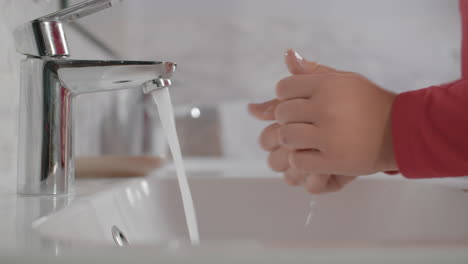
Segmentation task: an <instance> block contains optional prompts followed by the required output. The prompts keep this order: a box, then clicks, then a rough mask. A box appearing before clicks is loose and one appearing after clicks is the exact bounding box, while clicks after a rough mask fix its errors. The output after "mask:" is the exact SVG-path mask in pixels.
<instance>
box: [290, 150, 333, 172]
mask: <svg viewBox="0 0 468 264" xmlns="http://www.w3.org/2000/svg"><path fill="white" fill-rule="evenodd" d="M328 163H329V162H328V161H327V160H325V159H324V157H323V154H322V153H321V152H320V151H317V150H314V149H310V150H296V151H291V152H290V154H289V165H290V167H291V168H293V169H295V170H297V171H302V172H310V173H315V174H326V173H328V172H329V169H330V168H329V167H330V166H329V164H328Z"/></svg>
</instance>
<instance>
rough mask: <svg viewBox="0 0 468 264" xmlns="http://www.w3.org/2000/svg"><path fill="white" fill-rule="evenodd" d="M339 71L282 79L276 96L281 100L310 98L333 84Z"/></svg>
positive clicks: (278, 84) (277, 86) (277, 87)
mask: <svg viewBox="0 0 468 264" xmlns="http://www.w3.org/2000/svg"><path fill="white" fill-rule="evenodd" d="M337 76H339V75H338V73H317V74H304V75H293V76H289V77H286V78H284V79H282V80H280V81H279V82H278V83H277V85H276V96H277V97H278V99H280V100H290V99H300V98H302V99H309V98H312V97H313V96H314V95H315V94H317V90H318V89H320V88H327V87H330V86H332V85H333V84H335V83H333V81H334V80H335V79H336V77H337Z"/></svg>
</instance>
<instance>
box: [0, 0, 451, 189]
mask: <svg viewBox="0 0 468 264" xmlns="http://www.w3.org/2000/svg"><path fill="white" fill-rule="evenodd" d="M76 2H80V1H79V0H78V1H75V0H74V1H59V0H0V12H1V16H0V34H2V41H1V42H0V58H1V59H0V84H1V86H2V87H1V88H0V121H1V124H2V125H1V129H0V169H1V170H7V171H13V170H15V169H16V168H15V167H16V165H15V162H16V161H15V160H16V145H17V138H16V135H17V115H18V90H19V61H20V59H21V56H20V55H18V54H16V53H15V48H14V43H13V39H12V35H11V32H12V31H13V29H14V28H15V27H16V26H17V25H19V24H21V23H23V22H25V21H27V20H30V19H33V18H36V17H38V16H40V15H45V14H47V13H49V12H51V11H54V10H57V9H59V8H61V7H63V6H65V5H69V4H73V3H76ZM459 23H460V21H459V15H458V1H457V0H412V1H405V0H393V1H388V0H387V1H385V0H354V1H346V0H290V1H271V0H235V1H226V0H197V1H189V0H171V1H155V0H131V1H130V0H127V1H123V2H122V3H121V4H119V5H116V6H115V8H112V9H108V10H105V11H103V12H101V13H99V14H97V15H93V16H89V17H86V18H84V19H83V20H80V23H79V24H78V25H75V26H71V25H70V26H69V27H70V30H69V32H70V34H69V35H68V38H69V39H70V43H71V47H70V48H71V54H72V58H75V59H140V60H165V61H172V62H176V63H177V64H178V66H179V67H178V71H177V73H176V74H175V76H174V77H175V78H174V83H175V85H174V86H173V87H171V88H170V89H171V94H172V99H173V102H174V104H175V106H176V114H177V125H178V129H179V138H180V140H181V141H182V143H181V144H182V151H183V153H184V155H185V156H186V157H189V158H220V159H224V158H226V159H236V160H239V159H243V160H251V161H252V160H253V161H256V160H259V161H260V160H264V158H265V154H264V153H262V151H261V150H260V149H259V147H258V146H257V136H258V134H259V132H260V131H261V129H262V128H263V127H264V126H266V124H265V123H262V122H258V121H256V120H254V119H253V118H251V117H250V116H248V114H247V110H246V104H247V103H248V102H252V101H254V102H258V101H262V100H268V99H270V98H271V97H272V96H273V95H274V86H275V84H276V82H277V81H278V80H280V79H281V78H283V77H285V76H287V75H288V73H287V71H286V67H285V66H284V64H283V54H284V51H285V50H286V49H288V48H294V49H296V50H297V51H299V52H300V53H301V55H302V56H303V57H306V58H308V59H311V60H315V61H318V62H320V63H322V64H325V65H329V66H332V67H335V68H338V69H342V70H348V71H355V72H359V73H361V74H363V75H365V76H367V77H368V78H370V79H371V80H373V81H374V82H376V83H378V84H379V85H381V86H383V87H385V88H387V89H389V90H392V91H395V92H403V91H407V90H413V89H419V88H424V87H427V86H430V85H433V84H439V83H443V82H448V81H451V80H454V79H456V78H458V76H459V75H460V70H459V60H460V51H459V46H460V25H459ZM75 110H76V112H75V113H76V126H75V127H76V129H77V137H76V152H77V155H78V156H80V155H103V154H123V155H135V154H165V153H166V152H167V150H166V147H165V144H164V137H163V135H162V133H161V131H160V128H159V123H158V121H157V113H156V112H155V111H156V110H155V108H154V106H152V104H150V103H148V98H145V97H144V96H143V95H142V94H141V92H139V91H121V92H118V93H100V94H86V95H80V96H79V97H78V98H77V100H76V104H75ZM11 175H14V174H11ZM11 180H13V181H14V180H15V179H14V178H12V179H11Z"/></svg>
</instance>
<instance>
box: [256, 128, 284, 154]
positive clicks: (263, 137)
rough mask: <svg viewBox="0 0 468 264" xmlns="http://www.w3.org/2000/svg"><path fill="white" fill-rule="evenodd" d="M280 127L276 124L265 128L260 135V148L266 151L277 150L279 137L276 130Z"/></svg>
mask: <svg viewBox="0 0 468 264" xmlns="http://www.w3.org/2000/svg"><path fill="white" fill-rule="evenodd" d="M279 128H280V125H279V124H278V123H274V124H271V125H269V126H267V127H266V128H265V129H264V130H263V131H262V133H261V134H260V138H259V142H260V146H261V147H262V148H263V149H264V150H266V151H273V150H275V149H277V148H279V146H280V144H279V137H278V129H279Z"/></svg>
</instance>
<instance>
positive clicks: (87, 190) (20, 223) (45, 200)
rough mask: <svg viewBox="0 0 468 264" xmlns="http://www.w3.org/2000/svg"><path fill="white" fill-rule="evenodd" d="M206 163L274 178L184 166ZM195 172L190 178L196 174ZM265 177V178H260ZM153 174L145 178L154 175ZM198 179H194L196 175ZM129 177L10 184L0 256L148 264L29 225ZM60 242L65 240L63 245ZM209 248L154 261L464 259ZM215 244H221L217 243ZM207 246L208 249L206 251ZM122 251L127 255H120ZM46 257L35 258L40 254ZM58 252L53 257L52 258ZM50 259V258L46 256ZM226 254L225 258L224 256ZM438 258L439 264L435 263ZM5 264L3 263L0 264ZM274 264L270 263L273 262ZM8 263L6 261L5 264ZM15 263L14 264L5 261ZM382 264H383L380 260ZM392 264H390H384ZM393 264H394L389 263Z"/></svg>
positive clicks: (3, 203) (460, 252) (3, 197)
mask: <svg viewBox="0 0 468 264" xmlns="http://www.w3.org/2000/svg"><path fill="white" fill-rule="evenodd" d="M207 163H210V164H211V165H210V166H211V168H213V164H216V166H219V170H220V171H221V170H222V171H236V175H238V177H248V175H258V177H277V176H278V175H274V174H271V173H265V172H267V170H266V168H265V167H259V166H255V165H254V164H258V163H257V162H251V163H252V166H248V165H245V163H244V165H245V166H239V163H238V162H221V161H216V162H215V163H213V161H212V160H211V161H209V160H188V161H187V163H186V165H187V168H188V169H190V170H191V171H197V169H199V170H203V168H206V164H207ZM167 170H171V166H167V167H165V168H163V169H162V171H167ZM195 174H196V173H195ZM195 174H194V175H195ZM262 175H263V176H262ZM3 176H5V177H9V178H10V177H12V175H0V177H3ZM154 176H155V175H152V176H148V177H154ZM195 177H196V175H195ZM369 177H373V178H376V179H386V180H388V179H394V180H402V179H401V176H393V175H392V176H390V175H385V174H378V175H373V176H369ZM128 180H129V179H121V178H120V179H86V180H84V179H79V180H76V182H75V185H74V192H73V194H71V195H68V196H55V197H54V196H42V197H38V196H19V195H17V194H16V192H15V189H14V187H13V186H0V212H2V220H0V221H1V225H0V234H1V235H2V238H3V239H1V240H0V252H7V253H6V254H0V255H3V256H4V259H5V260H8V261H12V260H17V261H24V260H26V259H27V258H28V257H31V256H33V255H37V256H36V257H35V260H37V261H36V263H42V262H41V261H40V260H42V261H43V263H55V262H54V261H56V262H57V263H59V262H60V261H61V260H63V259H61V258H60V256H55V255H63V254H65V255H67V256H70V255H73V260H74V261H75V262H73V261H71V259H70V258H67V262H69V263H78V261H80V263H83V261H87V260H89V259H90V258H94V259H102V260H105V259H107V260H109V261H112V263H124V262H125V263H128V262H129V261H130V260H131V259H132V258H131V257H130V256H133V258H137V259H138V261H139V263H146V262H149V261H151V260H152V259H153V257H154V252H153V251H154V250H151V249H149V248H148V247H146V248H145V247H137V248H130V249H129V248H126V249H119V250H116V249H112V248H102V249H101V248H100V249H99V250H93V249H88V250H85V251H81V250H79V249H77V248H73V247H70V248H67V250H68V251H66V252H63V251H61V252H59V248H58V246H57V244H56V243H55V242H54V241H50V240H48V239H46V238H44V237H41V236H40V235H39V234H38V233H36V232H34V230H33V229H32V222H33V221H35V220H37V219H39V218H41V217H45V216H47V215H49V214H52V213H53V212H54V211H57V210H60V209H61V208H63V207H66V206H67V205H69V204H71V203H73V202H76V201H78V200H80V199H85V198H87V197H89V196H91V195H93V194H95V193H97V192H100V191H102V190H105V189H108V188H109V187H110V186H112V185H115V184H123V183H125V182H126V181H128ZM418 181H420V182H422V183H427V184H442V185H448V186H452V187H454V186H456V188H457V189H460V188H466V189H468V181H467V180H465V179H457V180H454V179H435V180H418ZM62 242H63V241H62ZM212 246H213V245H204V246H201V247H198V248H187V249H182V250H181V251H178V252H177V254H176V253H174V252H158V259H160V260H163V261H164V263H180V262H184V261H188V260H191V262H192V263H194V261H195V262H197V261H200V262H205V263H206V262H207V261H208V262H211V261H215V260H216V259H218V260H219V259H224V260H228V259H229V260H230V261H231V263H234V262H237V261H239V262H241V261H242V262H245V261H246V260H251V261H252V262H254V261H259V263H260V262H262V263H265V261H270V260H271V261H273V260H279V259H280V260H281V262H282V263H293V262H296V263H301V262H306V261H307V262H310V261H319V262H321V261H323V260H329V261H330V262H329V263H343V260H345V259H349V260H350V261H349V262H347V263H354V262H353V261H352V260H360V262H359V263H367V262H369V263H371V262H370V261H374V262H373V263H375V260H378V259H379V258H380V259H381V255H379V254H385V258H386V260H387V261H390V260H392V261H394V262H395V263H400V262H401V263H403V262H402V261H401V260H402V259H406V260H408V259H414V260H416V259H418V258H421V259H422V258H424V259H426V260H427V259H431V260H433V261H434V263H441V262H442V260H449V259H453V260H457V259H468V251H467V250H465V249H463V248H462V247H463V246H466V245H462V244H460V245H458V246H457V245H456V244H455V245H450V246H445V247H443V248H433V249H432V248H431V250H427V248H425V249H417V248H413V249H402V248H400V249H398V248H397V249H382V248H375V249H369V248H365V249H363V248H359V247H357V248H354V249H343V250H339V251H333V253H332V252H329V249H326V248H325V249H314V250H312V251H311V250H305V249H300V248H299V249H294V250H288V251H284V250H279V249H278V250H271V249H270V250H268V249H261V250H260V249H258V248H255V247H254V248H247V249H246V248H245V246H242V245H234V246H233V245H229V246H221V247H219V248H218V249H216V251H215V252H214V251H213V250H212V248H213V247H212ZM218 246H219V245H218ZM210 248H211V249H210ZM240 248H241V249H242V254H241V255H238V254H236V252H235V250H236V249H240ZM24 252H28V256H25V255H24ZM124 252H125V253H124ZM44 253H45V255H46V256H39V255H42V254H44ZM55 253H56V254H55ZM51 256H53V259H50V257H51ZM228 256H229V257H228ZM437 260H440V261H439V262H437ZM0 262H2V263H3V261H0ZM273 262H274V261H273ZM5 263H6V262H5ZM9 263H13V262H9ZM224 263H227V262H224ZM380 263H383V262H380ZM388 263H390V262H388ZM392 263H393V262H392Z"/></svg>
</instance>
